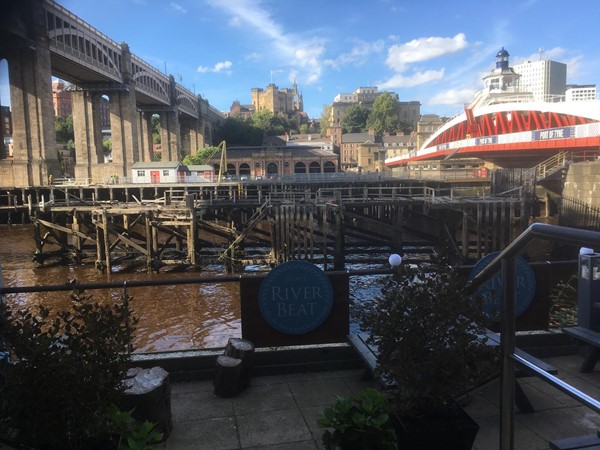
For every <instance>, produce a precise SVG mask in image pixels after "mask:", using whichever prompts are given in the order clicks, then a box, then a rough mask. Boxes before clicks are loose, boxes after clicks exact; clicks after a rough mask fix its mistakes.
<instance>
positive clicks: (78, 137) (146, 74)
mask: <svg viewBox="0 0 600 450" xmlns="http://www.w3.org/2000/svg"><path fill="white" fill-rule="evenodd" d="M0 58H4V59H6V60H7V61H8V72H9V81H10V97H11V107H12V108H11V109H12V121H13V129H14V133H13V141H14V152H13V157H12V159H10V158H8V155H7V154H6V152H4V154H0V178H1V179H2V181H3V184H4V185H12V186H17V187H20V186H41V185H45V184H47V180H48V177H49V175H53V177H54V178H57V177H60V176H62V170H61V167H60V164H59V157H58V152H57V148H56V139H55V130H54V110H53V105H52V76H56V77H59V78H61V79H64V80H66V81H68V82H70V83H72V88H71V89H72V104H73V121H74V123H73V126H74V131H75V147H76V149H77V157H76V159H77V163H76V167H75V176H76V177H77V178H91V179H103V178H107V177H110V176H111V175H118V176H128V175H129V173H130V170H129V168H130V167H131V165H132V164H133V163H134V162H137V161H149V160H150V158H151V151H152V128H151V116H152V114H159V115H160V123H161V129H162V130H161V132H162V140H161V142H162V152H163V157H164V158H165V159H169V160H172V159H176V158H178V152H179V151H180V149H184V151H185V152H187V153H190V152H191V151H195V150H196V149H197V148H199V147H203V146H204V143H205V142H208V143H210V142H211V141H212V133H213V127H214V125H215V124H216V123H218V122H219V121H220V120H223V119H224V116H223V114H222V113H220V112H219V111H217V110H216V109H215V108H214V107H212V106H211V105H210V104H209V103H208V101H207V100H206V99H204V98H202V97H201V96H199V95H196V94H195V93H192V92H190V91H189V90H188V89H186V88H184V87H183V86H181V85H179V84H177V83H176V82H175V80H174V78H173V76H168V75H166V74H163V73H161V72H160V71H159V70H158V69H156V68H154V67H152V66H151V65H150V64H148V63H147V62H145V61H143V60H142V59H141V58H139V57H137V56H136V55H134V54H133V53H132V52H131V51H130V49H129V46H128V45H127V44H126V43H124V42H123V43H121V44H118V43H116V42H115V41H113V40H112V39H111V38H110V37H108V36H106V35H104V34H103V33H102V32H101V31H99V30H97V29H95V28H94V27H92V26H91V25H89V24H88V23H86V22H85V21H83V20H82V19H81V18H79V17H77V16H76V15H74V14H73V13H71V12H70V11H68V10H66V9H65V8H63V7H61V6H60V5H58V4H57V3H55V2H54V1H52V0H9V1H8V2H4V3H3V5H2V14H1V15H0ZM102 96H108V98H109V104H110V114H111V117H110V124H111V136H112V162H108V163H105V161H104V154H103V149H102V133H101V129H100V115H99V114H100V109H99V102H100V98H101V97H102ZM0 153H1V152H0Z"/></svg>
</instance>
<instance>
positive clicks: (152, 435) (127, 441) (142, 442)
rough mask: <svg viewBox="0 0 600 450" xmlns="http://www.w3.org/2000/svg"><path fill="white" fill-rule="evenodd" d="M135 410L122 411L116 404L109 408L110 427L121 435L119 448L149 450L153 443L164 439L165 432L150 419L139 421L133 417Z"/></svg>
mask: <svg viewBox="0 0 600 450" xmlns="http://www.w3.org/2000/svg"><path fill="white" fill-rule="evenodd" d="M132 414H133V410H131V411H121V410H119V408H117V407H116V406H114V405H113V406H111V407H110V408H109V410H108V414H107V419H108V425H109V429H110V430H112V432H113V433H114V434H116V435H119V436H120V446H119V450H149V449H151V448H152V444H154V443H156V442H160V441H161V440H162V439H163V433H161V432H160V431H158V430H157V429H156V427H155V425H154V424H153V423H151V422H149V421H147V420H146V421H144V422H139V421H137V420H135V418H134V417H133V415H132Z"/></svg>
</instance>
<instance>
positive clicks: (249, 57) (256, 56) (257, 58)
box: [244, 52, 263, 62]
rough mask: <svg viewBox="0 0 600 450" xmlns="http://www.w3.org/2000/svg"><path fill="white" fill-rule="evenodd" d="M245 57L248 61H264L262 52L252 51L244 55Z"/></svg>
mask: <svg viewBox="0 0 600 450" xmlns="http://www.w3.org/2000/svg"><path fill="white" fill-rule="evenodd" d="M244 59H245V60H246V61H251V62H258V61H262V59H263V55H261V54H260V53H258V52H252V53H250V54H249V55H246V56H245V57H244Z"/></svg>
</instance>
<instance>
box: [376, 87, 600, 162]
mask: <svg viewBox="0 0 600 450" xmlns="http://www.w3.org/2000/svg"><path fill="white" fill-rule="evenodd" d="M523 100H525V98H523ZM574 150H577V151H587V150H589V151H590V153H596V154H598V155H600V100H589V101H567V102H565V101H563V102H533V101H520V98H519V97H515V98H514V99H509V98H506V97H505V98H503V100H502V103H497V104H490V105H485V106H481V107H477V108H475V109H469V108H468V107H465V111H464V112H463V113H461V114H459V115H457V116H455V117H454V118H452V119H451V120H450V121H448V122H446V123H445V124H444V125H443V126H442V127H440V128H439V129H438V130H437V131H436V132H435V133H434V134H433V135H432V136H431V137H429V139H427V140H426V141H425V142H424V143H423V145H422V147H421V148H420V149H418V150H415V151H412V152H409V153H407V154H405V155H401V156H396V157H394V158H389V159H386V160H385V165H386V166H387V167H390V168H393V167H398V166H403V165H406V164H408V163H409V162H415V161H423V160H444V159H449V158H461V157H462V158H464V157H476V158H480V159H483V160H485V161H489V162H492V163H494V164H497V165H499V166H501V167H523V168H524V167H532V166H534V165H536V164H538V163H540V162H542V161H544V160H546V159H547V158H549V157H551V156H553V155H555V154H557V153H559V152H561V151H574Z"/></svg>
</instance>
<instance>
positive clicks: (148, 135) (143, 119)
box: [138, 112, 154, 161]
mask: <svg viewBox="0 0 600 450" xmlns="http://www.w3.org/2000/svg"><path fill="white" fill-rule="evenodd" d="M138 130H139V133H138V136H139V143H138V148H139V151H140V161H152V160H153V156H154V151H153V141H152V114H151V113H148V112H139V113H138Z"/></svg>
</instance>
